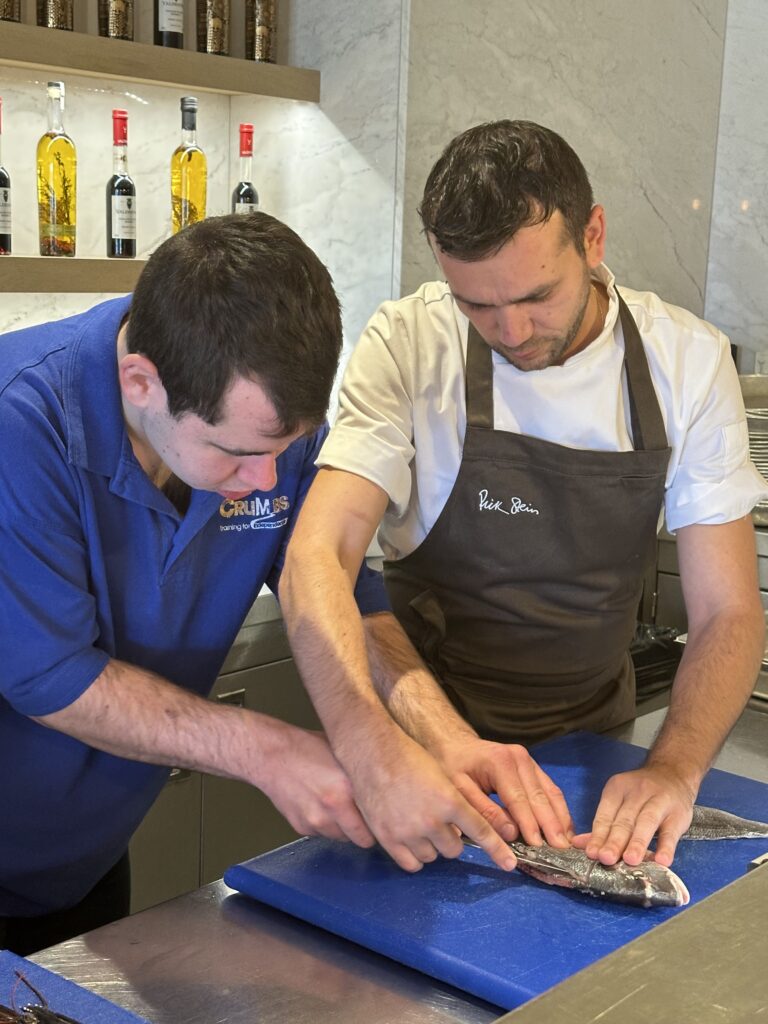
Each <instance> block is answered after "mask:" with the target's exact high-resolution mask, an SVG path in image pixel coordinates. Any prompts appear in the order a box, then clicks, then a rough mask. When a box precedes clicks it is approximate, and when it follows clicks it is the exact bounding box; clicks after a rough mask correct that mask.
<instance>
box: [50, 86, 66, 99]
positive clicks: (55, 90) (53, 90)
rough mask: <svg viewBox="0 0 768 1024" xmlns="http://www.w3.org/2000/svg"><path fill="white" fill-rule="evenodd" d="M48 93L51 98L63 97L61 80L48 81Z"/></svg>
mask: <svg viewBox="0 0 768 1024" xmlns="http://www.w3.org/2000/svg"><path fill="white" fill-rule="evenodd" d="M48 95H49V96H50V97H51V99H53V100H55V99H58V98H59V96H60V97H61V98H62V100H63V99H64V83H63V82H49V83H48Z"/></svg>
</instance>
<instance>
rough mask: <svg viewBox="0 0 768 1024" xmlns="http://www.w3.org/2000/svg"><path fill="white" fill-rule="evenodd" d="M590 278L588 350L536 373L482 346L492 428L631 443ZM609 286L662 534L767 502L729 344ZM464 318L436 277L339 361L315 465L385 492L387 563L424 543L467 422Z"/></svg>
mask: <svg viewBox="0 0 768 1024" xmlns="http://www.w3.org/2000/svg"><path fill="white" fill-rule="evenodd" d="M594 277H595V278H596V279H597V280H599V281H602V282H603V284H604V285H605V286H606V288H607V290H608V296H609V299H610V304H609V308H608V314H607V316H606V321H605V327H604V328H603V331H602V333H601V334H600V336H599V337H598V338H596V339H595V340H594V341H593V342H592V344H591V345H589V346H587V348H585V349H583V350H582V351H581V352H578V353H577V354H576V355H574V356H571V358H570V359H568V360H566V362H565V363H564V364H563V365H562V366H550V367H547V368H546V369H544V370H529V371H523V370H518V369H517V368H516V367H514V366H512V365H511V364H510V363H508V362H506V360H504V359H503V358H502V357H501V356H499V355H497V354H496V353H495V352H494V353H493V371H494V376H493V398H494V422H495V427H496V429H497V430H508V431H511V432H514V433H520V434H527V435H529V436H532V437H537V438H540V439H542V440H545V441H552V442H554V443H556V444H560V445H564V446H566V447H569V448H581V449H592V450H597V451H630V450H631V449H632V447H633V445H632V442H631V440H630V438H631V429H630V420H629V405H628V402H627V395H626V378H625V374H623V373H622V364H623V359H624V336H623V332H622V329H621V323H620V322H619V307H618V300H617V297H616V291H615V287H614V277H613V275H612V274H611V272H610V271H609V270H608V269H607V268H606V267H605V266H601V267H599V268H598V269H597V271H595V272H594ZM621 294H622V297H623V298H624V301H625V302H626V303H627V305H628V307H629V310H630V312H631V313H632V316H633V317H634V319H635V322H636V323H637V327H638V330H639V331H640V336H641V338H642V339H643V343H644V347H645V352H646V355H647V358H648V363H649V366H650V371H651V377H652V379H653V383H654V387H655V390H656V395H657V397H658V399H659V405H660V406H661V411H662V415H663V417H664V424H665V426H666V431H667V438H668V441H669V445H670V447H671V448H672V454H671V458H670V461H669V469H668V471H667V478H666V493H665V509H664V512H665V518H666V525H667V528H668V529H669V530H670V531H673V532H674V531H675V530H677V529H679V528H680V527H681V526H689V525H691V524H693V523H705V524H714V523H726V522H731V521H732V520H734V519H738V518H740V517H741V516H744V515H746V514H747V513H748V512H750V511H751V510H752V508H753V507H754V505H755V504H756V503H757V502H758V501H760V500H762V499H764V498H766V497H768V483H766V481H765V480H764V479H763V477H762V476H761V475H760V474H759V473H758V472H757V470H756V469H755V467H754V466H753V465H752V463H751V462H750V459H749V441H748V436H747V426H746V419H745V414H744V403H743V400H742V396H741V388H740V386H739V379H738V374H737V372H736V368H735V366H734V363H733V359H732V358H731V352H730V346H729V342H728V339H727V338H726V336H725V335H724V334H723V333H722V332H721V331H719V330H717V328H715V327H713V326H712V325H711V324H708V323H706V322H705V321H703V320H699V319H698V317H695V316H694V315H693V314H692V313H689V312H687V311H686V310H684V309H680V308H679V307H677V306H671V305H669V304H668V303H665V302H662V301H661V299H660V298H659V297H658V296H657V295H654V294H653V293H652V292H635V291H632V290H631V289H628V288H623V287H622V289H621ZM468 323H469V321H468V320H467V318H466V316H464V314H463V313H462V312H461V311H460V310H459V309H458V307H457V305H456V303H455V302H454V300H453V297H452V296H451V293H450V290H449V288H448V285H447V284H445V283H444V282H431V283H429V284H425V285H423V286H422V287H421V288H420V289H419V290H418V291H417V292H416V293H415V294H414V295H409V296H407V297H406V298H404V299H400V300H399V301H396V302H385V303H384V304H383V305H382V306H381V307H380V308H379V309H378V311H377V312H376V313H375V314H374V316H373V317H372V319H371V320H370V322H369V323H368V326H367V328H366V330H365V331H364V333H363V335H362V337H361V339H360V341H359V342H358V344H357V346H356V348H355V350H354V352H353V353H352V356H351V358H350V361H349V364H348V366H347V370H346V373H345V375H344V381H343V384H342V388H341V392H340V396H339V415H338V418H337V420H336V423H335V425H334V427H333V429H332V430H331V433H330V435H329V437H328V439H327V440H326V442H325V444H324V446H323V448H322V450H321V452H320V456H319V458H318V460H317V464H318V465H319V466H332V467H334V468H337V469H343V470H347V471H349V472H351V473H355V474H357V475H358V476H362V477H365V478H366V479H368V480H371V481H372V482H373V483H376V484H378V485H379V486H380V487H381V488H383V490H384V491H386V493H387V494H388V495H389V499H390V501H389V505H388V507H387V510H386V514H385V516H384V519H383V520H382V523H381V526H380V529H379V543H380V544H381V547H382V550H383V551H384V554H385V555H386V557H387V558H390V559H397V558H402V557H404V556H405V555H407V554H409V553H410V552H411V551H413V550H414V548H416V547H417V546H418V545H419V544H420V543H421V542H422V540H423V539H424V538H425V537H426V535H427V534H428V532H429V531H430V529H431V528H432V526H433V525H434V523H435V521H436V520H437V517H438V515H439V514H440V512H441V510H442V508H443V506H444V505H445V502H446V500H447V498H448V496H449V494H450V492H451V489H452V487H453V484H454V482H455V480H456V476H457V474H458V470H459V464H460V462H461V455H462V448H463V441H464V430H465V427H466V408H465V398H464V369H465V364H466V351H467V329H468Z"/></svg>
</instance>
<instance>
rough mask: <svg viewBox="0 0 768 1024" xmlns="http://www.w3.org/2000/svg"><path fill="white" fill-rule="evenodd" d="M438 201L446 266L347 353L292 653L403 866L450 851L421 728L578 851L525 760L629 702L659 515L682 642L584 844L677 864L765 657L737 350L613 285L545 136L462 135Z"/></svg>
mask: <svg viewBox="0 0 768 1024" xmlns="http://www.w3.org/2000/svg"><path fill="white" fill-rule="evenodd" d="M420 214H421V217H422V221H423V223H424V227H425V231H426V234H427V238H428V240H429V243H430V245H431V247H432V250H433V252H434V254H435V258H436V260H437V263H438V265H439V267H440V270H441V274H442V277H443V278H444V280H443V281H441V282H433V283H429V284H426V285H424V286H423V287H422V288H420V289H419V290H418V291H417V292H416V293H415V294H413V295H410V296H408V297H406V298H404V299H401V300H399V301H396V302H386V303H384V304H383V305H382V306H381V308H380V309H379V310H378V312H377V313H376V314H375V315H374V316H373V318H372V319H371V321H370V323H369V324H368V327H367V328H366V330H365V332H364V334H363V336H362V338H361V339H360V341H359V343H358V345H357V347H356V348H355V351H354V353H353V355H352V357H351V359H350V362H349V365H348V368H347V371H346V374H345V378H344V383H343V387H342V391H341V396H340V412H339V416H338V419H337V422H336V424H335V426H334V428H333V430H332V431H331V434H330V436H329V438H328V440H327V441H326V443H325V445H324V447H323V449H322V452H321V455H320V458H319V463H318V464H319V465H320V466H321V467H323V468H322V469H321V471H320V473H319V474H318V477H317V480H316V482H315V484H314V485H313V487H312V489H311V492H310V494H309V496H308V498H307V502H306V505H305V508H304V511H303V513H302V516H301V518H300V521H299V524H298V526H297V528H296V531H295V535H294V539H293V542H292V545H291V551H290V553H289V557H288V562H287V566H286V574H285V575H284V583H283V587H282V588H281V598H282V600H283V604H284V608H285V611H286V618H287V621H288V624H289V630H290V633H291V643H292V646H293V649H294V652H295V654H296V657H297V660H298V662H299V665H300V666H301V665H302V664H308V663H309V661H310V660H311V661H312V663H313V664H314V665H315V666H316V663H317V659H318V658H322V659H325V662H326V671H325V672H324V673H323V675H324V678H325V680H326V689H325V692H324V694H323V695H321V696H320V699H321V701H322V703H323V705H324V708H325V713H324V714H323V720H324V724H325V725H326V728H329V731H330V732H331V733H332V735H334V734H335V737H336V739H335V740H334V750H336V751H337V756H340V757H341V759H342V762H343V763H344V766H345V768H347V771H348V774H349V775H350V777H351V778H352V780H353V785H354V787H355V797H356V799H357V802H358V804H359V806H360V807H361V809H362V810H363V813H364V815H365V816H366V819H367V820H368V822H369V825H371V828H372V831H373V832H374V834H376V835H377V837H378V838H379V839H380V841H382V842H383V843H384V845H385V846H386V847H387V848H388V849H389V850H390V852H393V851H394V852H393V855H394V856H396V858H397V859H398V861H399V862H400V863H401V864H403V866H404V867H410V868H412V869H413V868H416V867H418V866H419V865H420V864H421V863H423V862H425V861H427V860H430V859H432V858H433V857H434V856H436V855H437V853H438V852H440V853H447V855H454V854H455V853H456V852H457V850H458V838H457V837H456V830H455V828H453V829H452V827H451V826H452V825H453V824H455V822H452V821H451V820H450V809H446V811H445V813H444V814H442V815H441V811H440V809H438V810H430V803H429V799H430V794H431V790H430V787H431V785H433V782H432V779H433V774H434V773H433V772H432V765H430V771H427V770H426V769H425V767H424V765H425V759H424V756H423V753H424V751H421V752H420V753H419V754H418V755H416V754H414V752H413V746H412V745H411V743H409V742H408V737H411V738H412V739H415V740H417V741H418V743H419V744H420V745H421V747H422V748H424V750H425V751H427V752H429V754H430V755H431V758H432V760H433V761H436V762H437V765H438V767H439V768H440V769H441V770H442V772H443V773H444V775H447V776H448V778H449V779H450V780H452V782H453V784H454V785H455V786H456V788H457V789H458V790H459V791H460V793H461V794H462V796H463V797H464V798H465V799H466V800H467V801H468V802H469V803H470V804H471V805H472V806H473V807H475V808H476V809H477V810H479V811H480V812H481V813H483V814H484V815H485V817H486V818H487V820H488V821H489V822H490V823H491V824H493V825H494V827H495V828H496V829H497V831H499V833H500V834H501V835H502V837H504V838H514V837H516V836H517V835H518V834H521V835H522V837H523V838H524V839H525V840H526V841H528V842H539V841H541V840H542V839H545V840H547V841H549V842H550V843H554V844H558V845H562V844H563V843H566V842H568V841H570V840H572V839H573V838H574V837H573V826H572V822H571V819H570V816H569V813H568V809H567V805H566V802H565V799H564V797H563V794H561V793H560V792H559V791H558V790H557V789H556V787H555V786H554V785H553V783H552V782H551V780H550V779H549V778H548V777H547V776H546V775H545V774H544V773H543V772H542V771H541V769H540V768H539V767H538V765H536V763H535V761H534V760H533V759H532V758H531V757H530V755H529V754H528V753H527V749H526V748H527V745H529V744H530V743H533V742H535V741H537V740H540V739H544V738H546V737H549V736H554V735H558V734H561V733H564V732H568V731H572V730H575V729H588V730H592V731H600V730H605V729H608V728H611V727H612V726H614V725H617V724H619V723H620V722H623V721H626V720H627V719H629V718H631V717H633V715H634V707H635V688H634V674H633V671H632V664H631V661H630V658H629V645H630V642H631V639H632V636H633V633H634V629H635V625H636V616H637V610H638V604H639V599H640V594H641V589H642V581H643V578H644V575H645V572H646V570H647V568H648V567H649V565H650V564H651V562H652V559H653V557H654V553H655V540H656V533H657V529H658V525H659V523H660V521H661V517H662V516H663V517H664V520H665V521H666V525H667V527H668V529H669V530H671V531H673V532H675V533H676V536H677V548H678V557H679V563H680V574H681V580H682V585H683V592H684V595H685V601H686V610H687V615H688V643H687V645H686V649H685V653H684V656H683V659H682V661H681V664H680V667H679V670H678V673H677V675H676V678H675V682H674V685H673V689H672V694H671V701H670V709H669V713H668V715H667V718H666V721H665V724H664V726H663V728H662V730H661V732H660V734H659V736H658V738H657V739H656V741H655V743H654V745H653V747H652V749H651V750H650V752H649V754H648V757H647V760H646V762H645V764H644V766H643V767H642V768H641V769H639V770H637V771H634V772H627V773H622V774H620V775H617V776H614V777H613V778H612V779H611V780H610V781H609V782H608V784H607V785H606V787H605V789H604V792H603V796H602V799H601V801H600V804H599V807H598V809H597V812H596V815H595V819H594V822H593V825H592V829H591V832H590V833H587V834H585V835H584V836H580V837H576V840H575V841H576V843H577V845H582V846H585V847H586V849H587V852H588V853H589V855H590V856H593V857H597V858H599V859H600V860H602V861H603V862H604V863H614V862H616V861H617V860H618V859H619V858H621V857H623V858H624V859H625V860H626V861H627V862H628V863H638V862H639V861H640V860H641V859H642V857H643V856H644V855H645V853H646V850H647V848H648V844H649V842H650V841H651V839H652V837H653V835H654V834H655V833H656V832H657V831H658V842H657V848H656V853H655V858H656V860H657V861H659V862H660V863H664V864H670V863H671V862H672V858H673V856H674V852H675V847H676V844H677V840H678V839H679V837H680V835H681V834H682V833H683V832H684V831H685V830H686V828H687V826H688V824H689V821H690V816H691V809H692V806H693V802H694V800H695V798H696V793H697V792H698V788H699V785H700V783H701V779H702V778H703V776H704V774H705V772H706V771H707V770H708V768H709V766H710V765H711V763H712V760H713V759H714V757H715V755H716V753H717V751H718V750H719V748H720V746H721V745H722V743H723V741H724V740H725V738H726V736H727V734H728V732H729V730H730V729H731V727H732V726H733V724H734V722H735V720H736V718H737V717H738V715H739V714H740V712H741V711H742V709H743V707H744V705H745V703H746V701H747V699H748V697H749V694H750V692H751V689H752V686H753V684H754V679H755V676H756V674H757V671H758V667H759V664H760V659H761V655H762V651H763V632H764V625H763V612H762V606H761V603H760V599H759V591H758V584H757V559H756V553H755V544H754V533H753V527H752V522H751V518H750V511H751V509H752V508H753V506H754V505H755V504H756V502H757V501H758V500H760V499H762V498H765V497H766V496H767V495H768V485H766V482H765V480H763V478H762V477H761V476H760V475H759V473H758V472H757V471H756V469H755V468H754V466H753V465H752V463H751V462H750V460H749V449H748V438H747V430H746V422H745V415H744V407H743V402H742V398H741V391H740V387H739V381H738V376H737V373H736V369H735V367H734V363H733V359H732V357H731V352H730V346H729V343H728V339H727V338H726V337H725V336H724V335H723V334H722V333H721V332H720V331H718V330H717V329H716V328H715V327H713V326H711V325H710V324H707V323H705V322H704V321H702V320H699V319H698V318H697V317H695V316H693V315H692V314H691V313H689V312H687V311H685V310H683V309H680V308H678V307H675V306H671V305H669V304H667V303H665V302H663V301H662V300H661V299H660V298H659V297H658V296H656V295H654V294H652V293H649V292H638V291H633V290H631V289H629V288H624V287H621V286H620V287H617V286H616V282H615V280H614V277H613V275H612V274H611V272H610V271H609V270H608V268H607V267H606V266H605V264H604V263H603V256H604V252H605V241H606V217H605V211H604V210H603V208H602V207H601V206H599V205H595V203H594V199H593V195H592V189H591V187H590V184H589V180H588V177H587V174H586V172H585V170H584V167H583V165H582V164H581V161H580V160H579V158H578V157H577V156H576V154H575V153H574V152H573V150H572V149H571V148H570V147H569V146H568V145H567V143H565V141H564V140H563V139H562V138H560V137H559V136H558V135H556V134H555V133H554V132H552V131H549V130H548V129H546V128H542V127H541V126H539V125H535V124H532V123H530V122H524V121H499V122H494V123H491V124H485V125H480V126H478V127H476V128H472V129H470V130H469V131H467V132H465V133H463V134H462V135H460V136H458V137H457V138H456V139H454V140H453V141H452V142H451V143H450V144H449V146H448V147H447V149H446V150H445V152H444V153H443V154H442V156H441V157H440V159H439V160H438V162H437V164H436V165H435V167H434V168H433V170H432V172H431V173H430V175H429V178H428V180H427V184H426V188H425V193H424V198H423V202H422V205H421V208H420ZM377 530H378V539H379V543H380V544H381V547H382V550H383V551H384V555H385V570H384V571H385V579H386V583H387V589H388V591H389V595H390V599H391V601H392V608H393V612H394V616H395V617H396V621H395V618H393V617H392V616H390V615H387V614H383V615H380V616H374V617H371V618H370V619H368V620H366V623H365V626H363V625H362V623H361V621H360V617H359V614H358V613H357V612H356V610H355V607H354V602H353V599H352V580H353V579H354V576H355V574H356V572H357V570H358V568H359V565H360V562H361V560H362V559H363V557H364V555H365V552H366V550H367V548H368V545H369V543H370V541H371V539H372V538H373V536H374V534H375V533H376V531H377ZM366 638H367V639H368V641H369V642H368V645H367V646H366ZM315 674H316V675H317V672H315ZM387 711H388V712H389V714H390V715H391V716H392V718H393V719H394V720H395V722H397V723H399V728H398V727H397V726H395V725H394V723H393V722H392V720H391V719H389V718H388V715H387ZM493 791H496V792H498V793H499V795H500V797H501V800H502V803H503V805H504V807H503V809H500V808H498V807H497V805H496V804H494V803H493V802H492V801H491V800H490V799H489V797H488V795H487V794H488V793H490V792H493ZM406 806H407V807H409V808H414V807H415V808H416V812H415V813H414V812H412V811H409V812H408V814H405V813H404V812H403V808H404V807H406ZM419 814H420V815H421V818H420V820H418V819H419ZM403 819H405V820H403Z"/></svg>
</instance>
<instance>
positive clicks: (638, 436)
mask: <svg viewBox="0 0 768 1024" xmlns="http://www.w3.org/2000/svg"><path fill="white" fill-rule="evenodd" d="M616 295H617V297H618V300H619V317H620V319H621V329H622V331H623V333H624V369H625V372H626V376H627V394H628V396H629V416H630V421H631V423H632V440H633V442H634V445H635V451H663V450H664V449H666V448H668V447H669V444H668V442H667V432H666V430H665V429H664V419H663V417H662V415H661V409H660V408H659V402H658V399H657V398H656V392H655V391H654V390H653V381H652V380H651V371H650V369H649V368H648V358H647V356H646V354H645V349H644V348H643V342H642V339H641V337H640V332H639V331H638V329H637V324H636V323H635V320H634V317H633V316H632V314H631V313H630V312H629V308H628V307H627V304H626V302H625V301H624V299H622V297H621V294H620V292H619V290H618V288H617V289H616Z"/></svg>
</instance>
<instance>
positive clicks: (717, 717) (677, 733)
mask: <svg viewBox="0 0 768 1024" xmlns="http://www.w3.org/2000/svg"><path fill="white" fill-rule="evenodd" d="M764 635H765V628H764V621H763V612H762V608H761V607H760V606H759V602H757V601H756V602H755V606H754V607H752V608H750V609H749V610H748V611H747V612H744V611H743V610H742V611H739V612H734V613H731V614H721V615H719V616H717V618H716V619H714V620H713V621H711V622H710V623H708V624H706V626H704V627H703V628H700V629H699V630H698V631H693V632H691V633H689V636H688V641H687V643H686V645H685V651H684V653H683V658H682V660H681V662H680V666H679V668H678V671H677V675H676V677H675V682H674V685H673V688H672V695H671V699H670V706H669V711H668V713H667V716H666V719H665V721H664V725H663V726H662V729H661V731H660V733H659V736H658V737H657V739H656V741H655V743H654V745H653V747H652V749H651V752H650V754H649V757H648V764H650V765H656V766H660V767H661V766H669V767H670V768H672V769H673V770H674V771H675V772H676V773H677V774H678V775H680V776H682V777H683V778H684V779H685V780H686V782H687V784H688V785H689V786H690V787H691V788H692V789H693V790H694V791H696V790H697V789H698V786H699V784H700V782H701V779H702V778H703V776H704V775H705V774H706V772H707V771H708V769H709V768H710V766H711V764H712V762H713V761H714V759H715V757H716V756H717V753H718V751H719V750H720V748H721V746H722V745H723V743H724V742H725V740H726V738H727V736H728V733H729V732H730V731H731V729H732V728H733V726H734V724H735V722H736V720H737V718H738V717H739V715H740V714H741V712H742V711H743V710H744V706H745V705H746V703H747V701H748V700H749V695H750V693H751V692H752V689H753V688H754V684H755V679H756V678H757V673H758V671H759V668H760V662H761V659H762V656H763V650H764Z"/></svg>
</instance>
